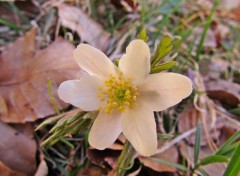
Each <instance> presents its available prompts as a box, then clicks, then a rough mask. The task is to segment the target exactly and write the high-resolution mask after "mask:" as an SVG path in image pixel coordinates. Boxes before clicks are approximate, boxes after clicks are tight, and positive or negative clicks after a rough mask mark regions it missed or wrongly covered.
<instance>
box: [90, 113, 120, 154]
mask: <svg viewBox="0 0 240 176" xmlns="http://www.w3.org/2000/svg"><path fill="white" fill-rule="evenodd" d="M121 132H122V129H121V118H120V114H119V113H111V114H106V113H104V112H102V111H100V112H99V115H98V116H97V118H96V120H95V121H94V123H93V125H92V127H91V130H90V133H89V139H88V140H89V144H90V145H91V146H93V147H94V148H96V149H99V150H103V149H105V148H107V147H109V146H110V145H112V144H113V143H114V141H115V140H116V139H117V137H118V136H119V134H120V133H121Z"/></svg>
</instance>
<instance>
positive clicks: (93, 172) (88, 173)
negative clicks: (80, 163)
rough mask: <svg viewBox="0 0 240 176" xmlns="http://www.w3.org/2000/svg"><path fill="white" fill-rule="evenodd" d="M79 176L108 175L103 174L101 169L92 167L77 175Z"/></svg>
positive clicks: (82, 170)
mask: <svg viewBox="0 0 240 176" xmlns="http://www.w3.org/2000/svg"><path fill="white" fill-rule="evenodd" d="M77 176H106V175H105V174H103V173H102V171H101V169H99V168H97V167H93V166H92V167H90V168H86V169H81V170H80V171H79V172H78V173H77Z"/></svg>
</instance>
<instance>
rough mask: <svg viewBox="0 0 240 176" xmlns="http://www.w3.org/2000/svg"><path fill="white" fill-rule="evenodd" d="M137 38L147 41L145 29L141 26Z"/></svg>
mask: <svg viewBox="0 0 240 176" xmlns="http://www.w3.org/2000/svg"><path fill="white" fill-rule="evenodd" d="M137 38H138V39H141V40H143V41H144V42H147V41H148V36H147V30H146V29H145V28H143V29H142V30H141V31H140V33H139V34H138V36H137Z"/></svg>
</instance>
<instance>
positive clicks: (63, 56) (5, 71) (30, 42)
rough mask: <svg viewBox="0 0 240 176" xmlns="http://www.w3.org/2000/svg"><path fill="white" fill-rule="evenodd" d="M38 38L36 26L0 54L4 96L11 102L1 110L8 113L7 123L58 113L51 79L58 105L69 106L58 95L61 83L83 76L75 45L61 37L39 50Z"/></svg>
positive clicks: (0, 82)
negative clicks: (74, 57)
mask: <svg viewBox="0 0 240 176" xmlns="http://www.w3.org/2000/svg"><path fill="white" fill-rule="evenodd" d="M35 38H36V30H35V29H33V30H31V31H29V32H27V33H26V34H25V36H23V37H21V38H19V39H17V40H16V41H15V42H14V43H12V44H10V45H8V46H7V47H5V49H4V50H3V52H2V53H1V54H0V97H3V99H4V101H3V100H2V102H5V104H6V105H7V110H6V109H5V110H1V109H0V112H2V111H3V112H4V113H1V114H0V119H1V120H2V121H4V122H13V123H25V122H30V121H34V120H36V119H38V118H44V117H46V116H49V115H51V114H54V113H55V112H54V109H53V106H52V104H51V100H50V96H49V94H48V81H49V80H50V79H52V81H53V86H52V89H53V94H54V97H55V98H56V102H57V105H58V107H59V108H60V109H62V108H65V107H67V104H65V103H63V102H62V101H61V100H60V99H59V98H58V96H57V88H58V86H59V84H60V83H61V82H63V81H65V80H68V79H75V78H77V77H79V76H80V75H81V71H80V69H79V67H78V66H77V64H76V63H75V61H74V59H73V58H72V52H73V50H74V46H72V45H71V44H70V43H68V42H67V41H64V40H63V39H57V40H56V41H54V42H53V43H52V44H51V45H49V46H48V47H47V48H45V49H43V50H37V51H36V45H35ZM6 113H7V115H6Z"/></svg>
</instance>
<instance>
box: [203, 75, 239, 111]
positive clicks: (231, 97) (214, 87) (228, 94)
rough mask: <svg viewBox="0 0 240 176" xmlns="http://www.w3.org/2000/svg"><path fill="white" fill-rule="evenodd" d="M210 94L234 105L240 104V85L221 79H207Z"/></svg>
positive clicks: (213, 97) (223, 102) (224, 102)
mask: <svg viewBox="0 0 240 176" xmlns="http://www.w3.org/2000/svg"><path fill="white" fill-rule="evenodd" d="M205 85H206V89H207V92H208V96H209V97H210V98H212V99H215V100H218V101H220V102H221V103H222V104H227V105H230V106H232V107H237V106H238V105H239V104H240V91H239V90H240V85H239V84H236V83H233V82H232V81H225V80H221V79H217V80H206V81H205Z"/></svg>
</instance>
